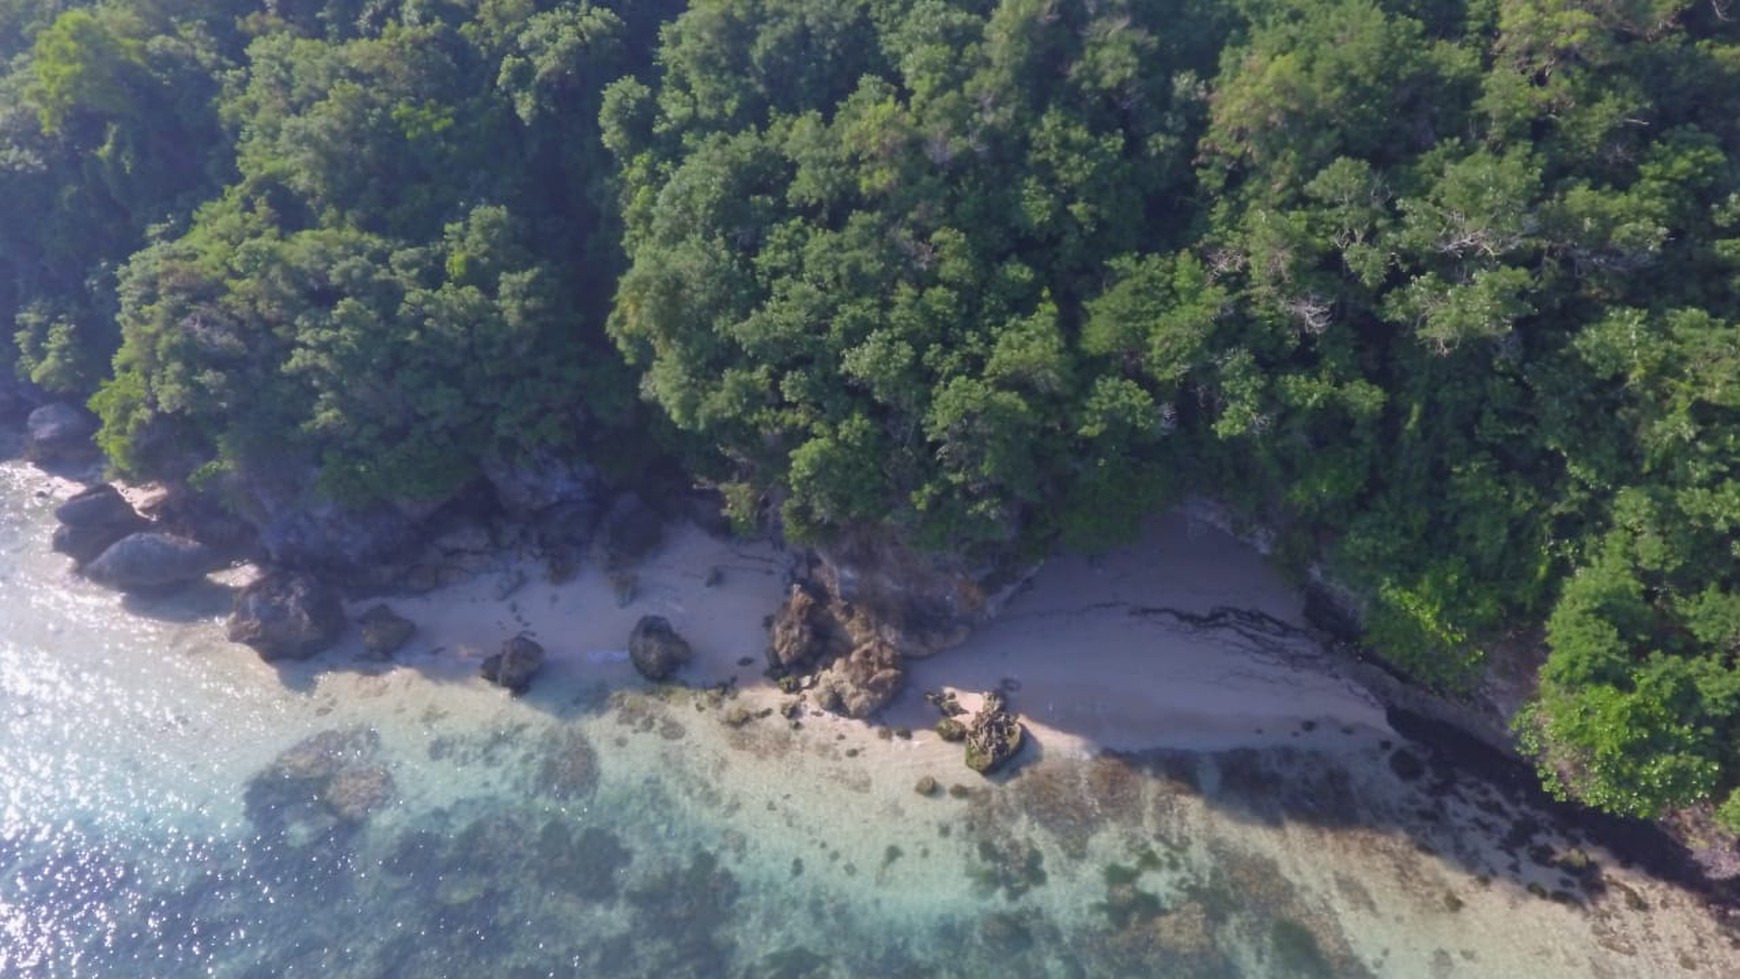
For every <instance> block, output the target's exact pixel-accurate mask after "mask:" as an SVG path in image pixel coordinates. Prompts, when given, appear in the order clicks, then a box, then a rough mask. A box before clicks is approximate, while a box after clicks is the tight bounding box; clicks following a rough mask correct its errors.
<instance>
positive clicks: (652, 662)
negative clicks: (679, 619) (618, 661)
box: [628, 615, 694, 681]
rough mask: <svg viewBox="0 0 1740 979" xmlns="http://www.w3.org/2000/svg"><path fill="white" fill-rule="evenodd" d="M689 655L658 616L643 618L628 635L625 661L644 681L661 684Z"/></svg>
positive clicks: (684, 642) (682, 641)
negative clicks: (645, 679)
mask: <svg viewBox="0 0 1740 979" xmlns="http://www.w3.org/2000/svg"><path fill="white" fill-rule="evenodd" d="M693 655H694V653H693V651H692V650H691V649H690V648H689V641H688V640H687V639H684V638H683V637H682V636H679V635H677V630H675V629H673V628H671V624H670V622H668V621H666V619H665V617H664V616H662V615H643V616H641V618H640V621H639V622H636V623H635V624H634V631H633V632H630V633H629V635H628V658H629V660H630V661H631V662H633V663H634V668H635V669H636V670H638V671H640V675H641V676H644V677H646V678H647V679H648V680H655V681H656V680H663V679H665V678H666V677H668V676H670V675H671V674H672V673H675V672H676V670H677V667H679V666H682V665H683V664H684V663H687V662H688V661H689V659H690V657H691V656H693Z"/></svg>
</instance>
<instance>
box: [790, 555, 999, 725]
mask: <svg viewBox="0 0 1740 979" xmlns="http://www.w3.org/2000/svg"><path fill="white" fill-rule="evenodd" d="M1023 570H1024V569H1022V568H1021V567H1019V566H1018V565H1016V564H1015V563H1013V561H1012V560H1007V561H993V562H991V563H990V564H987V565H984V566H979V565H967V564H965V563H964V562H961V561H959V560H957V559H953V558H946V557H938V556H936V555H928V554H923V553H920V552H919V551H917V550H915V549H913V548H911V547H909V546H906V545H904V544H902V543H900V541H899V540H898V538H897V537H896V536H895V535H892V534H889V533H886V532H883V531H880V530H877V529H875V528H867V527H859V528H854V529H852V530H851V531H849V532H846V533H843V534H842V535H840V536H839V537H838V538H837V539H835V540H833V541H831V542H830V543H829V544H828V546H827V547H826V548H823V549H818V550H816V551H813V552H811V553H810V554H809V556H808V559H807V562H806V564H805V566H804V567H802V568H800V569H798V570H797V571H796V578H797V583H796V584H794V585H793V586H792V587H791V589H790V591H789V593H788V594H787V596H786V601H785V604H784V605H783V606H782V607H781V608H780V610H779V611H778V612H777V613H776V614H775V615H774V619H773V622H772V627H771V630H770V635H769V648H768V660H769V666H770V667H771V669H772V671H773V673H774V675H775V676H776V677H778V676H788V675H793V674H797V673H800V672H807V673H813V674H814V676H815V689H816V691H817V693H816V702H817V703H818V704H820V705H821V706H822V707H824V708H826V709H828V710H833V711H838V712H840V713H843V714H846V715H848V716H851V717H866V716H869V715H870V714H873V713H875V712H876V711H878V710H880V709H881V708H882V707H883V706H885V705H886V704H887V703H888V702H889V701H890V700H892V699H893V698H894V696H895V694H896V693H898V692H899V690H900V686H901V684H902V683H903V682H904V678H905V665H904V664H905V660H906V659H907V658H910V657H922V656H928V655H930V654H931V653H934V652H936V651H937V650H939V649H943V648H945V647H948V646H952V645H955V644H956V643H959V642H961V641H962V640H963V639H965V638H966V637H967V636H968V635H969V634H970V633H971V632H972V630H973V628H974V627H975V626H978V625H981V624H983V623H984V622H985V621H987V620H988V619H989V618H990V617H991V616H992V615H994V614H995V612H996V611H997V609H998V607H999V606H1000V604H1001V602H1002V601H1003V599H1004V598H1006V597H1007V596H1008V595H1009V594H1010V593H1011V592H1012V591H1013V590H1014V587H1015V585H1016V584H1018V583H1019V581H1020V580H1021V579H1022V577H1023ZM1025 570H1028V571H1030V570H1031V569H1025Z"/></svg>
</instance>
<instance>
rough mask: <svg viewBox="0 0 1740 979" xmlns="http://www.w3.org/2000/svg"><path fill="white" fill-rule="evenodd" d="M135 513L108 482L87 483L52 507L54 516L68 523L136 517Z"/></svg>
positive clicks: (73, 525)
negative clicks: (65, 499) (58, 504)
mask: <svg viewBox="0 0 1740 979" xmlns="http://www.w3.org/2000/svg"><path fill="white" fill-rule="evenodd" d="M138 518H139V514H137V513H135V512H134V511H133V506H132V504H130V503H128V502H127V500H126V498H125V497H123V496H122V495H121V491H120V490H118V489H116V488H115V487H114V485H113V484H111V483H98V484H96V485H95V486H87V487H85V488H84V489H82V490H80V491H79V492H78V493H76V494H74V495H73V496H71V497H69V498H68V499H67V501H66V502H65V503H62V504H61V505H60V506H57V507H55V508H54V519H56V520H58V521H60V522H61V523H63V524H66V525H67V526H70V527H89V526H93V525H97V524H112V523H118V522H121V521H125V520H136V519H138Z"/></svg>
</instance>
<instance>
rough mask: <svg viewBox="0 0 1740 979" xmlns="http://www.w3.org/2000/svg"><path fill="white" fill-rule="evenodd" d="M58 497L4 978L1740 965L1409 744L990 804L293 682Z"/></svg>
mask: <svg viewBox="0 0 1740 979" xmlns="http://www.w3.org/2000/svg"><path fill="white" fill-rule="evenodd" d="M45 484H46V481H45V479H44V478H43V477H42V476H41V475H40V474H37V473H35V472H34V471H33V470H30V469H28V468H25V467H23V466H21V465H18V464H15V463H5V464H3V465H0V719H3V720H0V723H3V740H0V976H5V977H8V979H11V977H17V979H36V977H67V979H72V977H125V979H151V977H183V976H188V977H192V976H223V977H238V979H239V977H262V979H263V977H279V976H283V977H322V979H325V977H335V979H343V977H387V976H403V977H416V979H421V977H432V979H433V977H480V979H481V977H491V979H494V977H532V976H551V977H556V976H560V977H567V976H597V977H619V976H620V977H661V979H662V977H778V979H801V977H818V979H819V977H859V976H862V977H900V976H914V977H917V976H937V977H945V976H947V977H957V976H958V977H970V976H999V977H1012V976H1013V977H1022V976H1046V977H1051V976H1056V977H1136V976H1272V977H1294V976H1403V977H1412V976H1422V977H1424V976H1434V977H1435V976H1470V977H1474V976H1480V977H1492V976H1518V977H1524V976H1528V977H1534V976H1664V975H1675V976H1679V975H1709V976H1723V975H1729V976H1732V975H1736V974H1740V968H1737V965H1740V956H1737V954H1736V952H1735V951H1734V947H1733V945H1732V943H1731V939H1730V938H1729V936H1726V935H1724V934H1723V933H1722V932H1721V931H1720V930H1719V929H1718V928H1717V927H1716V926H1715V925H1714V924H1713V923H1712V922H1711V921H1710V919H1709V918H1708V917H1707V916H1706V915H1705V914H1704V913H1703V912H1702V911H1701V910H1699V909H1698V907H1697V903H1696V901H1695V900H1693V899H1692V898H1691V897H1690V896H1688V895H1684V894H1681V893H1679V892H1677V891H1675V890H1673V889H1672V888H1670V887H1666V886H1665V885H1661V884H1659V883H1657V882H1652V881H1649V880H1647V879H1644V878H1641V877H1640V876H1638V875H1637V874H1635V873H1633V872H1630V871H1627V870H1625V869H1624V868H1622V867H1619V866H1617V864H1616V863H1614V862H1613V861H1611V860H1610V859H1608V858H1607V857H1606V856H1605V854H1604V853H1603V852H1602V851H1600V850H1599V848H1597V847H1594V846H1593V845H1590V844H1587V843H1585V842H1584V841H1581V840H1578V839H1576V838H1575V837H1574V835H1569V834H1565V833H1561V832H1558V831H1557V830H1555V828H1554V827H1553V826H1552V825H1551V823H1550V820H1545V819H1544V817H1539V816H1538V814H1533V813H1530V812H1529V811H1527V810H1526V809H1524V808H1522V807H1520V805H1519V804H1518V803H1516V802H1515V800H1512V799H1510V798H1508V797H1507V796H1506V795H1505V794H1504V793H1503V792H1501V791H1499V790H1498V789H1496V788H1493V787H1491V786H1486V785H1483V784H1481V783H1479V782H1478V781H1475V780H1472V779H1469V778H1467V777H1465V776H1460V775H1456V774H1454V773H1450V772H1446V771H1444V770H1442V769H1441V768H1440V767H1438V766H1435V765H1434V764H1433V763H1432V759H1431V756H1430V754H1429V753H1427V752H1424V751H1423V750H1417V749H1416V751H1415V752H1413V753H1411V754H1410V755H1409V757H1417V758H1419V759H1420V760H1421V761H1422V762H1423V765H1422V769H1423V771H1418V772H1417V771H1412V770H1411V769H1410V766H1408V765H1406V764H1403V763H1398V762H1397V761H1396V752H1397V750H1398V749H1401V750H1407V749H1406V746H1403V745H1393V744H1382V743H1377V742H1372V743H1366V742H1364V741H1360V742H1358V743H1346V742H1345V740H1338V738H1340V737H1341V736H1340V735H1339V733H1338V732H1333V731H1316V732H1302V737H1301V738H1300V740H1299V743H1298V746H1297V747H1287V748H1277V749H1269V750H1262V751H1257V750H1244V751H1229V752H1222V753H1219V754H1189V753H1182V752H1157V753H1153V754H1149V755H1143V756H1139V757H1128V756H1109V755H1103V756H1100V757H1052V756H1050V755H1046V756H1044V757H1043V758H1041V759H1040V760H1039V761H1036V762H1034V763H1032V764H1029V765H1027V766H1026V767H1025V768H1024V769H1023V770H1022V771H1021V772H1020V773H1019V774H1018V775H1016V776H1014V777H1012V778H1009V779H1006V780H1002V781H998V782H986V781H983V780H980V779H978V778H976V777H973V776H970V774H969V773H966V772H965V771H964V770H960V769H945V768H940V767H937V766H936V764H935V758H934V756H932V755H927V754H925V753H924V752H923V751H921V750H920V749H918V748H915V747H914V746H913V745H912V744H911V743H907V742H903V741H902V740H901V739H899V738H888V739H882V738H877V737H873V736H872V737H862V736H856V737H846V736H845V735H846V732H845V731H844V729H841V730H840V731H839V732H838V733H835V726H830V725H828V724H825V723H821V722H817V723H815V724H812V725H810V726H808V727H806V728H805V729H804V730H802V731H794V730H792V729H791V728H790V727H788V726H786V725H785V724H784V723H783V722H782V721H781V719H780V718H778V717H777V716H776V717H774V718H759V719H754V720H751V721H750V722H748V723H744V724H742V725H741V726H734V725H733V724H730V723H726V717H727V714H728V711H729V709H730V701H728V700H721V699H719V698H716V697H713V696H709V695H707V694H705V693H704V692H685V691H676V692H664V693H660V692H656V691H649V690H648V689H646V688H645V687H643V686H641V685H638V684H628V683H620V682H611V683H573V684H569V685H568V686H564V687H561V688H560V689H556V690H549V691H544V692H543V693H542V694H541V695H539V696H532V697H527V698H524V699H522V700H512V699H508V698H505V697H503V696H501V695H500V691H497V690H494V689H491V688H488V687H487V686H485V685H483V684H482V683H481V682H479V681H477V680H475V679H474V678H473V677H472V676H471V675H470V672H469V671H468V670H467V671H459V670H456V669H452V668H448V667H447V666H444V665H443V663H442V661H441V658H440V657H439V655H436V654H435V652H434V651H425V652H423V653H416V652H413V653H410V654H407V656H406V657H405V659H404V661H403V663H402V665H399V666H396V667H395V666H389V665H382V664H366V663H357V662H342V661H341V662H334V661H323V660H316V661H315V662H313V663H310V664H306V665H297V666H293V667H288V668H284V669H274V668H272V667H270V666H267V665H266V664H263V663H261V662H260V661H259V660H258V659H257V658H256V657H255V656H254V655H253V654H252V653H251V652H250V651H248V650H246V649H244V648H242V647H238V646H232V645H230V644H228V643H226V642H224V641H223V639H222V636H221V618H222V615H223V614H224V613H225V612H226V611H227V603H228V594H227V592H226V590H225V589H224V588H223V587H221V586H219V585H216V584H214V585H212V586H210V587H208V588H202V589H195V590H194V591H192V592H191V593H187V594H183V595H179V596H176V597H174V598H170V599H162V600H155V601H131V602H129V601H123V600H121V599H119V598H117V597H116V596H114V595H112V594H109V593H107V592H103V591H101V590H98V589H96V588H94V587H91V586H89V585H87V584H85V583H83V582H81V581H79V580H78V579H76V578H73V577H71V576H70V575H69V574H68V573H67V571H66V565H65V561H64V559H61V558H59V557H57V556H54V555H52V554H49V553H48V551H47V538H48V534H49V532H50V528H51V526H52V522H51V518H50V516H49V511H50V509H51V508H52V505H53V502H54V501H53V500H52V499H51V498H48V497H46V496H44V495H39V494H41V492H42V487H43V486H44V485H45ZM738 720H741V718H738ZM862 733H863V732H859V734H860V735H862ZM848 745H849V746H850V747H848ZM925 774H934V775H935V776H936V777H937V778H938V779H939V780H940V782H941V791H939V792H938V793H937V794H936V795H935V796H932V797H926V796H921V795H919V794H918V793H917V792H915V791H914V785H915V782H916V780H917V779H918V778H919V777H920V776H922V775H925ZM1404 776H1406V777H1404ZM1579 845H1581V846H1582V847H1584V852H1585V853H1587V854H1589V855H1590V856H1591V857H1592V858H1593V860H1594V862H1595V866H1596V869H1595V870H1593V871H1591V870H1589V869H1587V868H1583V867H1581V866H1580V865H1578V866H1575V867H1574V866H1573V864H1572V862H1571V861H1569V860H1567V859H1565V854H1566V853H1568V852H1569V851H1570V850H1571V849H1573V848H1577V847H1579Z"/></svg>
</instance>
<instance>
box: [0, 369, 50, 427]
mask: <svg viewBox="0 0 1740 979" xmlns="http://www.w3.org/2000/svg"><path fill="white" fill-rule="evenodd" d="M42 402H43V392H42V389H41V388H39V387H37V386H36V385H34V384H32V383H30V382H29V381H26V380H24V379H23V378H21V377H18V376H17V375H15V374H14V373H13V372H11V371H0V423H5V424H7V425H12V424H16V423H19V422H22V421H23V420H24V419H25V418H27V417H28V416H29V415H30V412H31V411H32V410H34V409H35V408H36V407H37V406H38V405H40V404H42Z"/></svg>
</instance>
